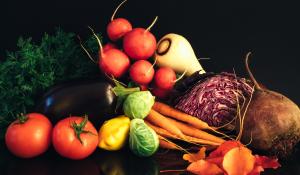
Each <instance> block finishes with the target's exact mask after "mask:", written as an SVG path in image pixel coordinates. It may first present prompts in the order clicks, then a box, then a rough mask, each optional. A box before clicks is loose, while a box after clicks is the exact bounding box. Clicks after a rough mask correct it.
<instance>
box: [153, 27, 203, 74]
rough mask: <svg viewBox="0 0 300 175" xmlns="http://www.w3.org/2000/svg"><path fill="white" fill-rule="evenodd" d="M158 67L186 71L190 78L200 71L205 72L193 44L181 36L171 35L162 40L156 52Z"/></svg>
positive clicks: (179, 71)
mask: <svg viewBox="0 0 300 175" xmlns="http://www.w3.org/2000/svg"><path fill="white" fill-rule="evenodd" d="M154 57H155V59H156V60H157V65H158V66H160V67H164V66H168V67H170V68H172V69H173V70H174V71H175V72H178V73H183V72H185V71H186V74H187V75H188V76H190V75H192V74H193V73H195V72H197V71H199V73H200V74H204V73H205V70H204V69H203V68H202V66H201V65H200V63H199V61H198V59H197V57H196V56H195V53H194V51H193V48H192V46H191V44H190V43H189V42H188V40H187V39H186V38H184V37H183V36H181V35H178V34H174V33H170V34H167V35H165V36H164V37H162V38H161V39H160V41H159V42H158V44H157V49H156V52H155V56H154Z"/></svg>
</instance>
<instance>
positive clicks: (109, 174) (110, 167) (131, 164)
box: [95, 148, 159, 175]
mask: <svg viewBox="0 0 300 175" xmlns="http://www.w3.org/2000/svg"><path fill="white" fill-rule="evenodd" d="M95 160H96V162H97V164H98V166H99V168H100V172H101V173H103V174H105V175H158V174H159V167H158V164H157V162H156V161H155V160H154V159H153V158H152V157H148V158H140V157H137V156H135V155H134V154H132V153H131V152H130V151H129V150H128V148H127V149H126V151H125V150H122V151H117V152H107V151H102V152H98V153H96V155H95Z"/></svg>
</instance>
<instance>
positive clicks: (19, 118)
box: [17, 113, 28, 124]
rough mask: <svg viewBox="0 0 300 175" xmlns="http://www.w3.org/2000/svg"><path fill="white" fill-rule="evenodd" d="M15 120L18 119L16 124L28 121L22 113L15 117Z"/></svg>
mask: <svg viewBox="0 0 300 175" xmlns="http://www.w3.org/2000/svg"><path fill="white" fill-rule="evenodd" d="M17 119H18V124H24V123H25V122H26V121H27V120H28V117H27V116H26V115H24V114H23V113H21V114H19V115H17Z"/></svg>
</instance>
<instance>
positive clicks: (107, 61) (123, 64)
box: [80, 27, 130, 78]
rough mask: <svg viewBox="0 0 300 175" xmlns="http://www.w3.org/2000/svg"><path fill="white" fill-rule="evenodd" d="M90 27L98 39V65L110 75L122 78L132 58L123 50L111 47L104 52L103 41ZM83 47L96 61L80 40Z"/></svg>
mask: <svg viewBox="0 0 300 175" xmlns="http://www.w3.org/2000/svg"><path fill="white" fill-rule="evenodd" d="M89 29H90V30H91V31H92V33H93V35H94V36H95V38H96V39H97V41H98V44H99V59H98V65H99V68H100V69H101V71H102V72H103V73H105V74H106V75H108V76H110V77H114V78H120V77H121V76H122V75H124V74H125V73H126V72H127V70H128V69H129V67H130V60H129V58H128V56H127V55H126V54H125V53H124V52H122V51H121V50H119V49H114V48H112V49H109V50H106V51H105V52H104V49H103V47H102V44H101V41H100V39H99V38H98V36H97V35H96V34H95V32H94V30H93V29H92V28H91V27H89ZM80 45H81V47H82V48H83V50H84V51H85V52H86V54H87V55H88V56H89V58H90V59H91V60H92V61H93V62H94V63H97V61H95V60H94V59H93V58H92V56H91V55H90V54H89V52H88V51H87V50H86V49H85V48H84V46H83V45H82V43H81V42H80Z"/></svg>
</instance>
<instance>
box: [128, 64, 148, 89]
mask: <svg viewBox="0 0 300 175" xmlns="http://www.w3.org/2000/svg"><path fill="white" fill-rule="evenodd" d="M129 74H130V78H131V79H132V80H133V81H134V82H135V83H137V84H139V85H147V84H149V83H150V82H151V81H152V79H153V76H154V69H153V65H152V64H151V63H150V62H149V61H146V60H139V61H136V62H135V63H133V64H132V65H131V67H130V70H129Z"/></svg>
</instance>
